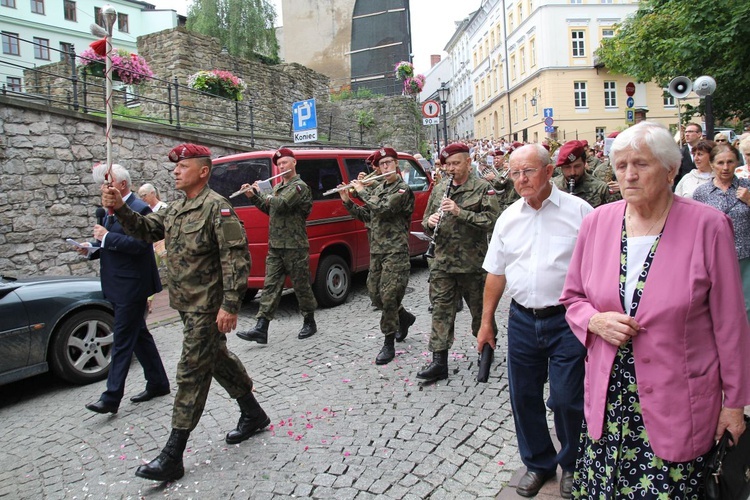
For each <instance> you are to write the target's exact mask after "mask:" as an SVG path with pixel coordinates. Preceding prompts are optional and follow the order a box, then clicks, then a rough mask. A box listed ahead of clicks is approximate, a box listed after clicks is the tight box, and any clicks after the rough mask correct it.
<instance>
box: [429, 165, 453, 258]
mask: <svg viewBox="0 0 750 500" xmlns="http://www.w3.org/2000/svg"><path fill="white" fill-rule="evenodd" d="M447 179H448V185H447V186H446V187H445V193H443V198H442V199H441V200H440V205H441V206H442V205H443V201H444V200H447V199H448V198H450V197H451V190H452V189H453V176H452V175H449V176H448V177H447ZM438 213H439V214H440V218H439V219H438V221H437V224H435V229H433V230H432V240H430V244H429V245H427V251H425V253H424V256H425V257H427V258H428V259H432V258H433V257H435V240H436V239H437V234H438V229H440V223H441V222H443V216H444V213H443V209H442V208H441V209H440V210H439V211H438Z"/></svg>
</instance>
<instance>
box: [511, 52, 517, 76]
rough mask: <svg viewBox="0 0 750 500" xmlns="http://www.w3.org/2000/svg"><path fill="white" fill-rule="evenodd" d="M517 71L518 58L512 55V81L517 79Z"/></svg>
mask: <svg viewBox="0 0 750 500" xmlns="http://www.w3.org/2000/svg"><path fill="white" fill-rule="evenodd" d="M516 70H517V68H516V56H515V55H512V56H510V79H511V80H515V79H516V75H517V74H518V73H516Z"/></svg>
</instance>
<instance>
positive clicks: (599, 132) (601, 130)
mask: <svg viewBox="0 0 750 500" xmlns="http://www.w3.org/2000/svg"><path fill="white" fill-rule="evenodd" d="M606 133H607V129H606V128H605V127H596V140H597V141H603V140H604V135H605V134H606Z"/></svg>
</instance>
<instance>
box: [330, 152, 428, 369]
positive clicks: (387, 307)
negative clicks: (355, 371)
mask: <svg viewBox="0 0 750 500" xmlns="http://www.w3.org/2000/svg"><path fill="white" fill-rule="evenodd" d="M372 164H373V166H377V167H379V168H380V170H381V172H382V173H383V174H391V175H389V176H387V177H385V178H384V180H383V182H380V183H377V184H376V185H374V186H372V187H371V188H369V189H368V188H366V186H365V182H367V181H364V182H363V181H361V180H359V179H358V180H355V181H352V185H353V187H354V189H355V190H356V191H357V194H358V196H359V198H360V199H361V200H362V202H363V205H355V204H354V203H353V202H352V200H351V198H350V196H349V190H348V189H342V190H340V191H339V196H341V200H342V201H343V202H344V206H345V207H346V209H347V211H348V212H349V213H350V214H352V216H354V217H355V218H357V219H359V220H361V221H363V222H365V223H366V224H367V225H368V230H369V241H370V272H369V274H368V275H367V290H368V291H369V292H370V299H371V300H372V301H373V304H375V307H377V308H379V309H381V311H382V312H381V315H380V330H381V331H382V332H383V336H384V342H383V347H382V349H381V350H380V352H379V353H378V355H377V357H376V358H375V363H376V364H378V365H384V364H387V363H390V362H391V361H392V360H393V358H394V357H395V356H396V347H395V345H394V342H395V341H396V340H398V341H399V342H401V341H403V340H404V339H405V338H406V335H407V334H408V332H409V327H410V326H411V325H413V324H414V321H415V319H416V318H415V317H414V315H413V314H411V313H409V312H408V311H407V310H406V309H404V307H403V306H402V305H401V300H402V299H403V298H404V294H405V293H406V285H407V284H408V283H409V270H410V268H411V264H410V262H409V224H410V222H411V214H412V212H413V211H414V193H412V192H411V189H409V186H407V185H406V183H405V182H404V181H403V179H402V178H401V176H400V175H399V171H398V153H396V150H395V149H392V148H382V149H380V150H378V151H376V152H375V153H374V154H373V155H372ZM342 186H344V185H343V184H342V185H341V186H339V187H342Z"/></svg>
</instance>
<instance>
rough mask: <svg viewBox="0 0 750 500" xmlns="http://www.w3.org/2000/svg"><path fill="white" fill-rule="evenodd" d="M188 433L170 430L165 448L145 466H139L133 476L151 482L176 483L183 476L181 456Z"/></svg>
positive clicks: (183, 469) (180, 430) (182, 430)
mask: <svg viewBox="0 0 750 500" xmlns="http://www.w3.org/2000/svg"><path fill="white" fill-rule="evenodd" d="M189 437H190V431H187V430H184V429H172V434H170V435H169V439H168V440H167V444H166V446H164V449H163V450H161V453H159V456H158V457H156V458H155V459H153V460H151V461H150V462H149V463H148V464H146V465H141V466H140V467H138V469H137V470H136V471H135V475H136V476H138V477H142V478H144V479H151V480H152V481H176V480H178V479H180V478H181V477H182V476H184V475H185V467H183V465H182V454H183V452H184V451H185V446H187V440H188V438H189Z"/></svg>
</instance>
